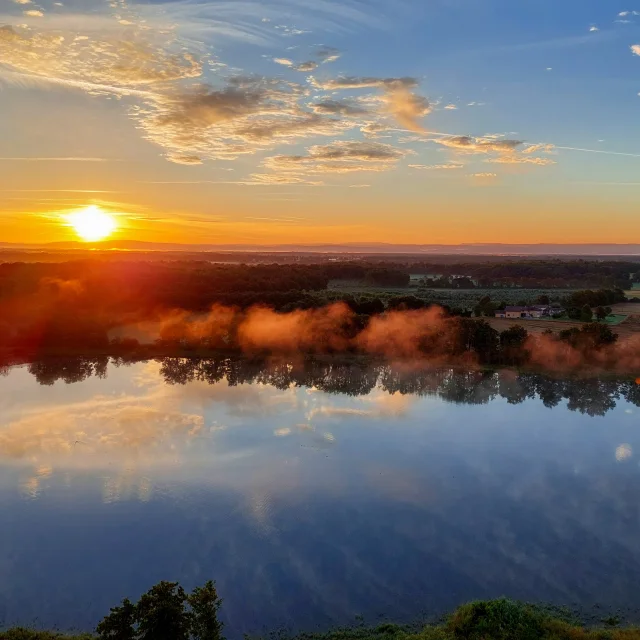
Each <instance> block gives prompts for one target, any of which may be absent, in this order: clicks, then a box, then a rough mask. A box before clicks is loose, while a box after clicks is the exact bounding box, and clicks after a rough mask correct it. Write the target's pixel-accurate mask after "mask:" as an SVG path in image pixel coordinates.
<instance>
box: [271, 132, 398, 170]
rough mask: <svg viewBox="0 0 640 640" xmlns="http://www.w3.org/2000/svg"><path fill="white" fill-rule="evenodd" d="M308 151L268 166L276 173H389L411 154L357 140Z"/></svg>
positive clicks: (334, 143)
mask: <svg viewBox="0 0 640 640" xmlns="http://www.w3.org/2000/svg"><path fill="white" fill-rule="evenodd" d="M308 151H309V153H308V155H306V156H284V155H280V156H274V157H271V158H267V159H266V160H265V161H264V165H265V166H266V167H267V168H269V169H271V170H273V171H286V172H289V173H292V174H294V175H303V174H309V173H352V172H356V171H388V170H390V169H393V168H394V167H395V166H396V164H397V162H398V161H399V160H401V159H402V158H404V157H405V156H406V155H407V153H408V152H407V151H404V150H401V149H396V148H394V147H392V146H391V145H388V144H381V143H379V142H359V141H355V140H351V141H346V140H344V141H336V142H332V143H331V144H327V145H316V146H313V147H311V148H310V149H309V150H308Z"/></svg>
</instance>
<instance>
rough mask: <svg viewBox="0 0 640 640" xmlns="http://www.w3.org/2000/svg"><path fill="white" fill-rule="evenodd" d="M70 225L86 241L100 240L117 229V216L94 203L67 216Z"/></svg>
mask: <svg viewBox="0 0 640 640" xmlns="http://www.w3.org/2000/svg"><path fill="white" fill-rule="evenodd" d="M66 219H67V221H68V222H69V225H70V226H71V227H73V230H74V231H75V232H76V233H77V234H78V236H80V238H81V239H82V240H84V241H85V242H99V241H100V240H104V239H105V238H108V237H109V236H110V235H111V234H112V233H113V232H114V231H115V230H116V227H117V225H116V221H115V218H114V217H113V216H112V215H110V214H108V213H106V212H105V211H103V210H102V209H100V207H96V206H94V205H92V206H90V207H85V208H84V209H80V210H79V211H76V212H74V213H70V214H68V215H67V216H66Z"/></svg>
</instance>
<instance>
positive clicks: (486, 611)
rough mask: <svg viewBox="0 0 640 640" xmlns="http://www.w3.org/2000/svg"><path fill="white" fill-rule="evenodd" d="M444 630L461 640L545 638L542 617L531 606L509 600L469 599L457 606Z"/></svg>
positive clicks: (536, 639) (526, 639) (525, 639)
mask: <svg viewBox="0 0 640 640" xmlns="http://www.w3.org/2000/svg"><path fill="white" fill-rule="evenodd" d="M447 629H448V630H449V631H450V632H451V634H452V635H453V637H454V638H459V639H460V640H488V639H489V638H490V639H491V640H538V638H542V637H544V626H543V616H542V615H541V614H540V613H539V612H538V611H536V610H535V609H534V608H533V607H529V606H526V605H523V604H520V603H518V602H513V601H511V600H506V599H502V600H495V601H490V602H472V603H470V604H467V605H464V606H462V607H460V608H459V609H458V610H457V611H456V612H455V613H454V614H453V615H452V616H451V618H450V619H449V621H448V623H447Z"/></svg>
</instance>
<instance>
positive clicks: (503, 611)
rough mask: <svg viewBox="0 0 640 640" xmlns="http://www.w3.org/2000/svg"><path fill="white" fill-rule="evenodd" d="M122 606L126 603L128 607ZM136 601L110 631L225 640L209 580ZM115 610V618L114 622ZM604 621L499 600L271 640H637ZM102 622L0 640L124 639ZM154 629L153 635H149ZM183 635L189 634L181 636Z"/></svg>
mask: <svg viewBox="0 0 640 640" xmlns="http://www.w3.org/2000/svg"><path fill="white" fill-rule="evenodd" d="M183 598H184V599H183ZM125 603H127V604H126V606H125ZM140 603H143V610H144V612H142V611H138V609H137V608H138V606H139V604H140ZM140 603H138V605H133V604H132V603H131V602H129V601H127V600H125V601H124V602H123V605H122V606H121V607H116V608H114V609H112V610H111V614H110V615H109V616H107V618H105V621H106V620H110V619H112V620H114V621H115V622H117V624H115V625H114V626H112V627H110V628H112V629H114V630H117V629H119V628H120V627H119V626H118V625H124V626H125V627H126V622H127V620H128V619H129V616H130V615H131V613H132V608H133V609H135V610H136V612H135V615H136V616H139V615H142V614H144V615H148V616H150V617H149V626H148V627H147V631H146V633H148V634H150V635H145V636H143V635H142V634H141V632H140V630H139V629H136V630H135V635H134V636H133V637H135V638H141V637H146V638H148V640H163V639H165V638H172V639H178V638H183V637H191V638H192V639H193V640H223V639H222V636H221V626H220V624H219V623H218V620H217V612H218V610H219V608H220V603H221V601H220V599H219V597H218V594H217V592H216V589H215V585H214V584H213V583H212V582H208V583H207V584H206V585H204V586H203V587H199V588H196V589H194V591H193V592H192V593H191V594H188V595H187V594H185V592H184V590H183V589H182V588H181V587H179V586H178V585H177V584H176V583H171V582H161V583H160V584H158V585H156V586H155V587H153V588H152V589H151V590H150V591H149V592H148V593H147V594H145V596H143V597H142V598H141V600H140ZM180 603H182V604H183V605H184V604H185V603H187V604H188V605H189V606H190V611H187V610H186V609H185V608H184V607H182V608H181V607H180V606H179V604H180ZM114 612H115V614H116V615H115V617H114V618H112V616H114ZM116 618H117V620H116ZM185 621H186V622H185ZM603 622H604V623H605V624H606V625H607V628H597V629H589V628H585V627H583V626H581V625H580V624H579V623H577V622H572V621H571V620H570V619H569V618H568V617H567V616H566V615H562V614H561V613H560V612H559V611H558V610H557V609H552V608H543V607H539V606H534V605H529V604H525V603H521V602H515V601H513V600H507V599H505V598H503V599H500V600H491V601H483V602H472V603H470V604H466V605H463V606H461V607H459V608H458V609H457V610H456V611H455V612H454V613H453V614H452V615H451V616H450V617H449V618H448V619H447V620H446V622H444V623H443V624H440V625H427V626H425V627H423V628H422V629H420V630H416V629H415V628H409V627H406V626H399V625H395V624H390V623H383V624H380V625H378V626H376V627H366V626H364V624H362V623H360V624H358V625H356V626H353V627H349V628H342V629H334V630H332V631H328V632H326V633H302V634H300V635H297V636H289V635H287V634H285V633H282V632H280V633H277V634H273V635H271V636H270V638H278V639H279V640H640V629H637V628H633V627H629V628H614V627H618V625H619V624H620V620H619V619H617V618H608V619H606V620H604V621H603ZM103 623H104V621H103ZM103 623H101V627H99V628H98V634H99V635H98V637H97V638H96V637H95V636H90V635H80V636H65V635H61V634H57V633H51V632H48V631H29V630H26V629H12V630H9V631H4V632H3V631H0V640H101V639H102V638H104V637H108V638H111V639H112V640H113V639H115V638H119V637H125V636H117V635H107V636H105V635H102V631H101V628H102V629H103V630H104V629H105V627H104V624H103ZM185 624H186V625H187V627H186V631H185V626H184V625H185ZM152 628H153V631H151V629H152ZM123 630H124V627H123ZM183 633H186V634H187V635H182V634H183ZM170 634H172V635H170Z"/></svg>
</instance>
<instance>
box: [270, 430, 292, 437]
mask: <svg viewBox="0 0 640 640" xmlns="http://www.w3.org/2000/svg"><path fill="white" fill-rule="evenodd" d="M273 435H274V436H276V438H284V437H286V436H290V435H291V429H276V430H275V431H274V432H273Z"/></svg>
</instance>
